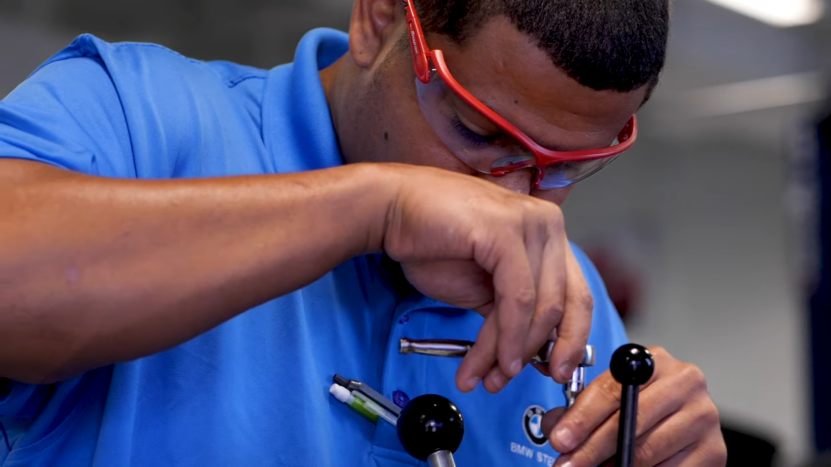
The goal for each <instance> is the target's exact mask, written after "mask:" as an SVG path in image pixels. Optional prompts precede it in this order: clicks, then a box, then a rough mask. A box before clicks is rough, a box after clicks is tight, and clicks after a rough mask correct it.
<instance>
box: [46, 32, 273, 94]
mask: <svg viewBox="0 0 831 467" xmlns="http://www.w3.org/2000/svg"><path fill="white" fill-rule="evenodd" d="M84 57H85V58H92V59H95V60H98V61H100V62H102V64H103V65H104V66H105V68H106V69H107V71H108V72H109V73H110V75H111V77H112V79H113V80H116V81H117V80H124V81H136V80H143V81H155V80H168V81H173V82H176V81H182V80H190V81H195V82H197V83H199V82H201V83H202V84H218V83H221V84H223V85H225V86H227V87H235V86H236V85H237V84H239V83H240V82H243V81H246V80H248V79H256V78H259V79H264V78H265V77H266V75H267V74H268V71H267V70H262V69H259V68H255V67H251V66H246V65H241V64H237V63H232V62H227V61H213V62H209V61H202V60H198V59H195V58H191V57H187V56H185V55H183V54H181V53H179V52H177V51H175V50H173V49H170V48H168V47H165V46H163V45H160V44H156V43H150V42H107V41H105V40H103V39H101V38H99V37H96V36H94V35H92V34H82V35H80V36H78V37H77V38H75V40H73V41H72V43H71V44H69V45H68V46H67V47H66V48H64V49H63V50H61V51H60V52H58V53H57V54H55V55H54V56H52V57H50V58H49V59H48V60H47V61H46V62H44V63H43V64H42V65H41V66H40V67H39V68H38V69H37V70H36V71H35V72H34V73H37V72H38V71H40V70H41V69H43V68H44V67H47V66H50V65H53V64H55V63H59V62H62V61H65V60H71V59H74V58H84Z"/></svg>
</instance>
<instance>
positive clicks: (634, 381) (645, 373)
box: [610, 344, 655, 467]
mask: <svg viewBox="0 0 831 467" xmlns="http://www.w3.org/2000/svg"><path fill="white" fill-rule="evenodd" d="M610 370H611V372H612V376H614V378H615V379H616V380H617V381H618V382H619V383H620V384H621V385H622V388H621V395H620V424H619V426H618V435H617V459H616V461H615V465H616V466H617V467H633V466H634V465H635V463H634V454H635V435H636V432H635V430H636V428H637V423H638V394H639V392H640V387H641V386H642V385H644V384H646V382H647V381H649V378H651V377H652V373H653V372H654V371H655V362H654V361H653V360H652V354H651V353H650V352H649V350H647V349H646V348H645V347H642V346H640V345H637V344H627V345H624V346H622V347H620V348H619V349H617V350H616V351H615V353H614V354H613V355H612V362H611V364H610Z"/></svg>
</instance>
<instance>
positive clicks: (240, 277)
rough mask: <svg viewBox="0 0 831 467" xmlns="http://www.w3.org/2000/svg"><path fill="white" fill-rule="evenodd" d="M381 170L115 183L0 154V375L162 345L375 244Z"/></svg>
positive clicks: (383, 205)
mask: <svg viewBox="0 0 831 467" xmlns="http://www.w3.org/2000/svg"><path fill="white" fill-rule="evenodd" d="M383 172H384V169H382V168H381V167H379V166H371V165H355V166H347V167H342V168H337V169H329V170H326V171H321V172H310V173H301V174H292V175H275V176H258V177H245V178H243V177H240V178H224V179H204V180H184V181H183V180H171V181H135V180H127V181H125V180H116V179H105V178H98V177H90V176H85V175H81V174H77V173H74V172H70V171H66V170H62V169H57V168H53V167H50V166H47V165H44V164H40V163H36V162H28V161H18V160H0V258H2V259H0V284H2V286H0V377H8V378H12V379H14V380H18V381H22V382H30V383H43V382H51V381H56V380H60V379H63V378H65V377H69V376H74V375H75V374H77V373H80V372H82V371H84V370H87V369H90V368H93V367H96V366H99V365H104V364H109V363H113V362H118V361H125V360H129V359H133V358H137V357H140V356H144V355H148V354H152V353H155V352H158V351H161V350H164V349H166V348H170V347H172V346H175V345H177V344H179V343H181V342H185V341H187V340H188V339H190V338H192V337H195V336H197V335H199V334H201V333H203V332H205V331H207V330H209V329H211V328H212V327H214V326H216V325H218V324H220V323H222V322H224V321H226V320H228V319H230V318H232V317H234V316H235V315H237V314H239V313H241V312H243V311H245V310H247V309H249V308H251V307H253V306H256V305H258V304H261V303H264V302H266V301H268V300H269V299H272V298H275V297H278V296H280V295H283V294H286V293H289V292H291V291H293V290H296V289H298V288H300V287H303V286H304V285H307V284H309V283H311V282H313V281H314V280H316V279H317V278H319V277H320V276H322V275H323V274H325V273H326V272H327V271H329V270H331V269H333V268H334V267H335V266H337V265H338V264H340V263H342V262H343V261H346V260H347V259H349V258H351V257H353V256H355V255H359V254H363V253H367V252H372V251H378V250H380V249H381V245H382V238H383V230H384V220H385V219H384V217H385V215H386V212H387V205H388V204H389V201H390V199H392V193H391V190H390V189H389V186H390V184H389V183H386V182H385V181H384V180H385V179H386V178H388V177H389V174H386V175H385V174H384V173H383Z"/></svg>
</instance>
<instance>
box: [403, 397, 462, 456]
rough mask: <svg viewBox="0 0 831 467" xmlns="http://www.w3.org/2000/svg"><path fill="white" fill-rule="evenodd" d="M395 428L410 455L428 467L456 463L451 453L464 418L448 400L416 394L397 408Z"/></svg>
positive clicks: (458, 440) (456, 446)
mask: <svg viewBox="0 0 831 467" xmlns="http://www.w3.org/2000/svg"><path fill="white" fill-rule="evenodd" d="M396 429H397V431H398V439H399V440H400V441H401V445H402V446H403V447H404V449H405V450H406V451H407V452H408V453H409V454H410V455H411V456H413V457H415V458H416V459H418V460H420V461H422V462H424V461H426V462H429V463H430V467H456V463H455V461H454V460H453V453H454V452H456V449H458V448H459V445H461V444H462V438H463V437H464V434H465V422H464V420H463V419H462V414H461V412H459V409H458V408H457V407H456V405H455V404H453V403H452V402H450V401H449V400H447V399H445V398H444V397H442V396H437V395H432V394H428V395H424V396H420V397H416V398H415V399H413V400H411V401H410V402H409V403H408V404H407V406H406V407H404V410H402V411H401V415H400V416H399V417H398V424H397V425H396Z"/></svg>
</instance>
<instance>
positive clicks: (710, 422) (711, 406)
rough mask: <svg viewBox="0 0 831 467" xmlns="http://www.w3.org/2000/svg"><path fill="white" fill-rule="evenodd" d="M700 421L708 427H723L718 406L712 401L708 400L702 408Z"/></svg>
mask: <svg viewBox="0 0 831 467" xmlns="http://www.w3.org/2000/svg"><path fill="white" fill-rule="evenodd" d="M699 419H700V421H701V424H702V425H704V426H706V427H714V426H720V425H721V415H720V414H719V412H718V408H717V407H716V404H715V403H714V402H713V401H711V400H707V402H706V403H705V404H704V405H703V406H702V409H701V414H700V415H699Z"/></svg>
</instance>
